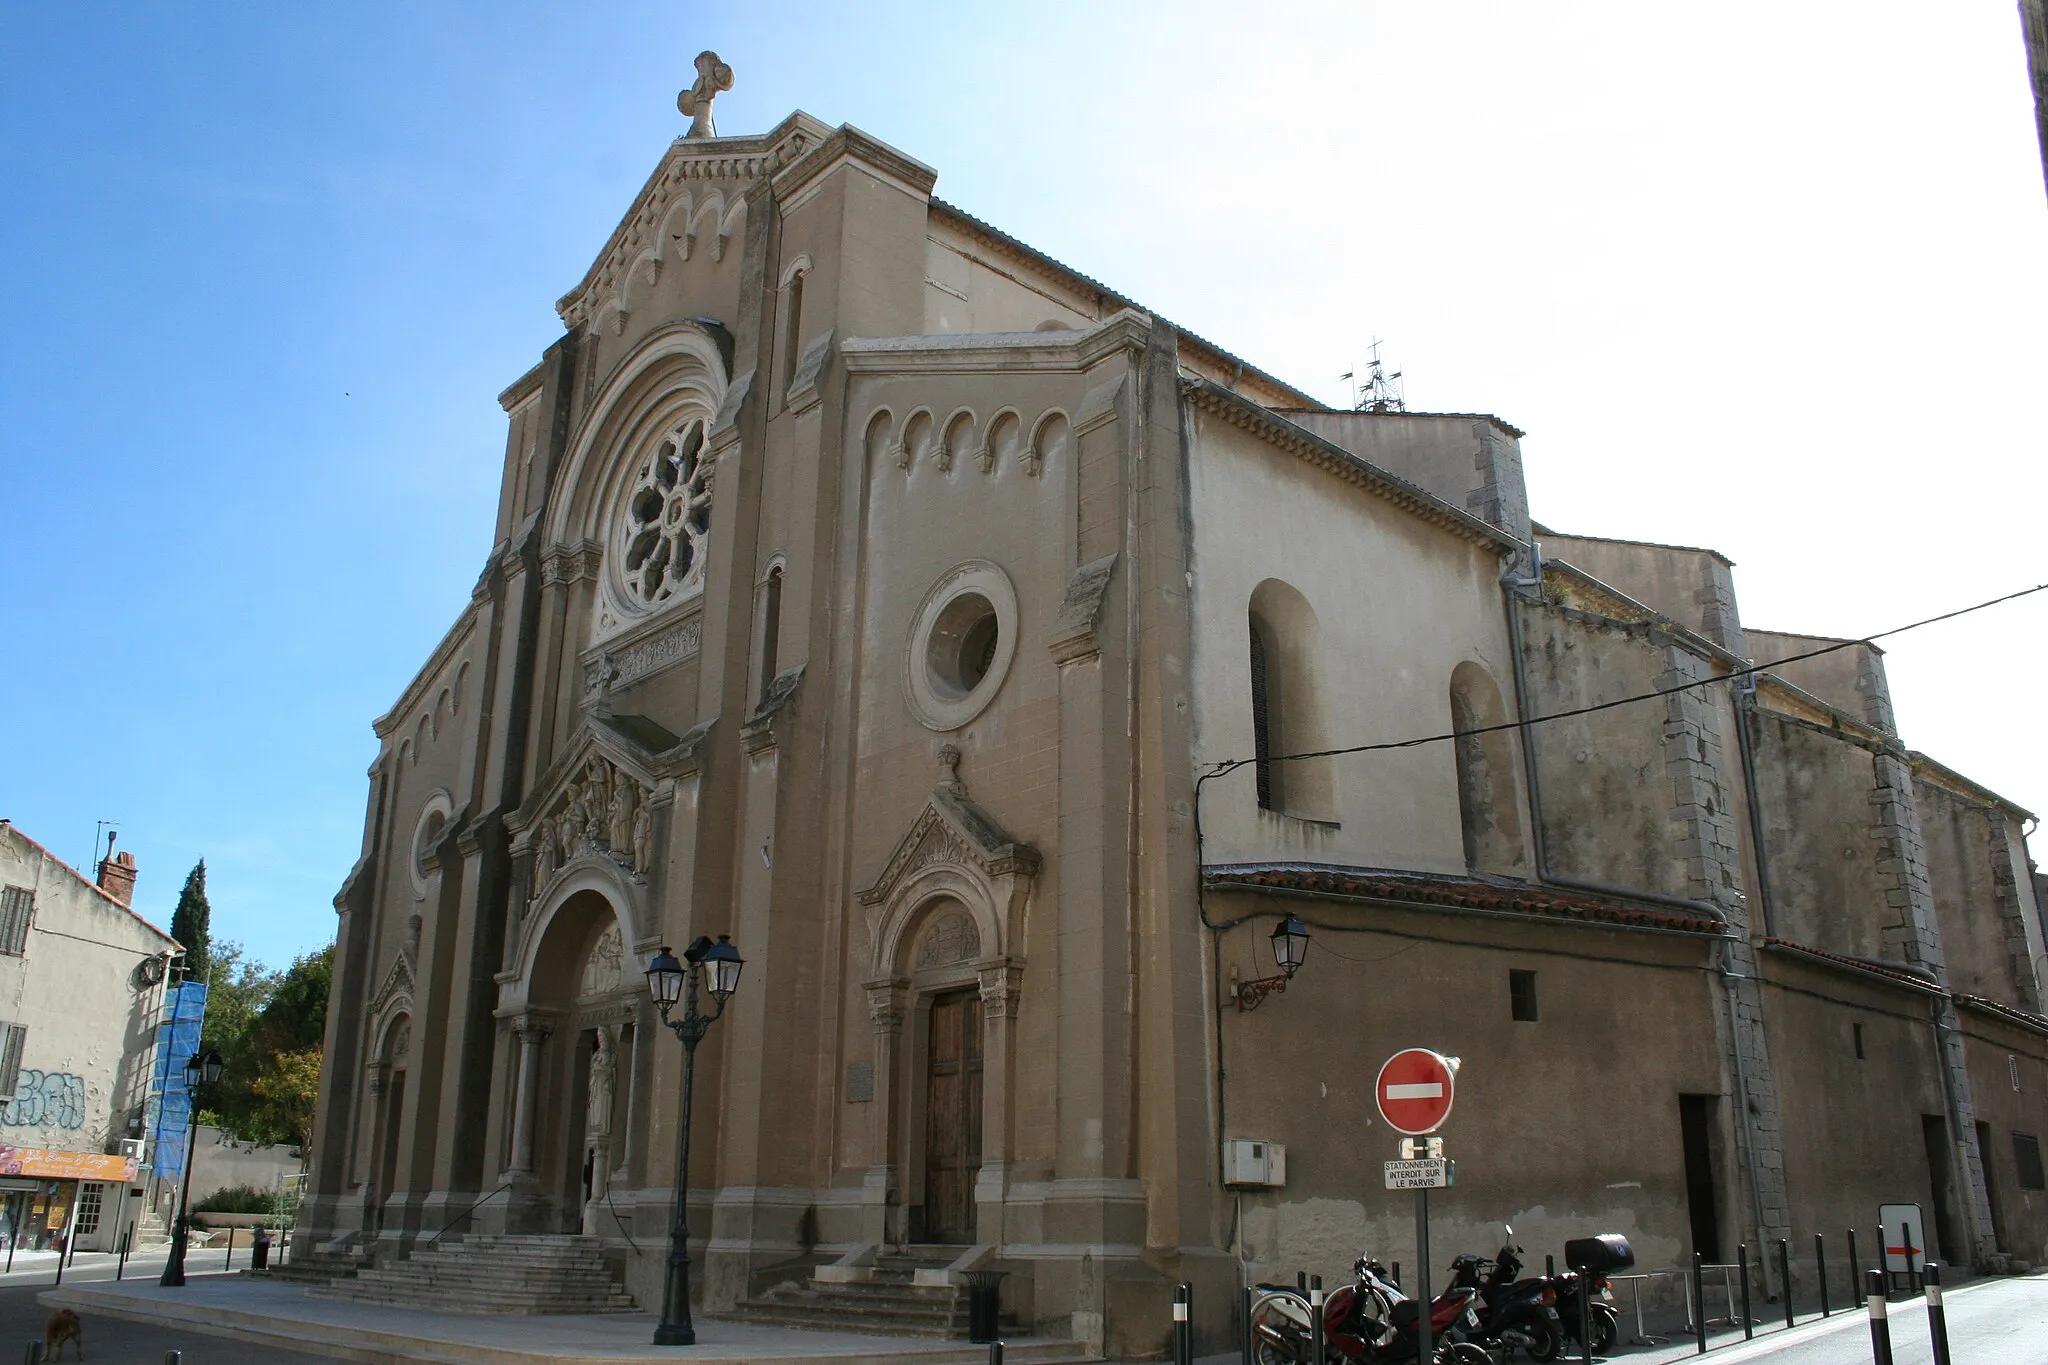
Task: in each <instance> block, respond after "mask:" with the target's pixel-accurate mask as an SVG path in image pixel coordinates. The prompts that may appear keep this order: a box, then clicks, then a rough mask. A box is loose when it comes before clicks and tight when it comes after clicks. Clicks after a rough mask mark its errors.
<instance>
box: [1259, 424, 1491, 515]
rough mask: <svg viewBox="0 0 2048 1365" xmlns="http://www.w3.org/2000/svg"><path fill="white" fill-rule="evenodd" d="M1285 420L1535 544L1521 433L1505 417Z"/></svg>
mask: <svg viewBox="0 0 2048 1365" xmlns="http://www.w3.org/2000/svg"><path fill="white" fill-rule="evenodd" d="M1282 415H1284V416H1285V417H1286V418H1287V419H1288V420H1289V421H1291V422H1293V423H1294V424H1295V425H1296V426H1299V427H1302V428H1305V429H1306V430H1309V431H1312V432H1314V433H1315V434H1316V435H1318V436H1320V437H1322V438H1323V439H1324V440H1326V441H1329V442H1331V443H1332V444H1334V445H1337V446H1341V447H1342V448H1344V449H1345V450H1348V451H1350V452H1351V453H1352V454H1353V455H1356V456H1357V457H1358V458H1359V459H1361V460H1364V461H1366V462H1367V463H1368V464H1374V465H1378V466H1379V467H1380V468H1381V469H1384V470H1386V471H1387V472H1388V473H1390V474H1394V475H1397V476H1399V477H1400V478H1403V479H1406V480H1408V481H1409V482H1410V483H1413V484H1416V485H1417V486H1419V487H1421V488H1423V489H1426V490H1427V491H1429V492H1431V493H1434V494H1435V495H1436V496H1437V497H1439V498H1442V499H1443V500H1444V501H1445V502H1448V503H1450V504H1451V505H1452V506H1453V507H1457V508H1460V509H1462V510H1464V511H1467V512H1470V513H1471V514H1472V515H1473V516H1475V517H1478V518H1479V519H1480V520H1482V521H1486V522H1490V523H1491V524H1493V525H1495V526H1498V527H1500V528H1501V529H1502V530H1504V531H1506V532H1507V533H1508V534H1509V535H1511V536H1514V537H1515V538H1516V539H1518V540H1527V539H1528V538H1529V494H1528V490H1527V488H1526V487H1525V486H1524V483H1523V479H1522V444H1521V433H1520V432H1518V431H1516V430H1515V429H1514V428H1513V427H1510V426H1509V425H1507V423H1505V422H1503V421H1501V420H1500V419H1499V418H1497V417H1485V416H1475V415H1472V414H1467V413H1423V412H1323V411H1311V410H1306V409H1297V408H1289V409H1285V410H1283V414H1282Z"/></svg>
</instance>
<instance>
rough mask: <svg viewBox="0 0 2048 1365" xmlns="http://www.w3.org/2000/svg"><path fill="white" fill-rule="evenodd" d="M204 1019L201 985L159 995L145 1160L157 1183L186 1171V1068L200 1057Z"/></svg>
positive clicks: (190, 983) (188, 1105) (189, 1113)
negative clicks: (161, 1003)
mask: <svg viewBox="0 0 2048 1365" xmlns="http://www.w3.org/2000/svg"><path fill="white" fill-rule="evenodd" d="M205 1019H206V983H205V982H204V981H186V982H183V983H181V984H179V985H176V986H172V987H169V988H168V989H166V990H165V991H164V1013H163V1019H162V1021H161V1022H160V1023H158V1024H157V1026H156V1067H155V1070H154V1072H153V1073H152V1075H151V1077H150V1087H149V1089H150V1107H151V1109H152V1110H153V1111H154V1112H152V1113H151V1114H150V1116H149V1136H150V1156H151V1159H152V1162H153V1164H154V1166H155V1169H156V1174H157V1176H158V1177H159V1178H161V1179H171V1180H175V1179H177V1178H178V1177H179V1176H181V1175H183V1174H184V1171H185V1137H186V1131H187V1127H188V1125H189V1124H190V1123H191V1122H192V1094H191V1092H190V1091H188V1090H187V1089H186V1088H185V1063H187V1062H189V1061H191V1060H192V1058H193V1057H195V1056H197V1055H198V1052H199V1026H200V1025H201V1024H202V1023H203V1022H205Z"/></svg>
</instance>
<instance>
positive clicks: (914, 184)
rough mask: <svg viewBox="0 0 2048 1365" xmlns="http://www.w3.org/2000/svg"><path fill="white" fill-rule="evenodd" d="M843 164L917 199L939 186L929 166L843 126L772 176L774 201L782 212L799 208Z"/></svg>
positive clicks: (879, 141)
mask: <svg viewBox="0 0 2048 1365" xmlns="http://www.w3.org/2000/svg"><path fill="white" fill-rule="evenodd" d="M843 161H857V162H859V163H860V165H861V167H862V168H863V169H865V170H867V171H869V172H871V173H873V174H874V175H876V176H878V177H879V178H880V179H882V180H884V181H887V182H889V183H892V184H894V185H895V186H896V187H897V188H898V189H901V190H903V191H904V192H905V193H907V194H912V195H915V196H917V197H918V198H920V199H923V198H926V197H927V196H929V195H930V194H931V192H932V186H934V185H936V184H938V183H939V173H938V172H937V171H935V170H933V169H932V168H931V167H930V166H927V165H925V164H924V163H923V162H922V161H919V160H918V159H917V158H916V157H913V156H909V155H906V154H905V153H903V152H899V151H898V150H896V149H895V148H894V147H891V146H890V145H889V144H888V143H886V142H884V141H882V140H881V139H880V138H878V137H875V136H874V135H873V134H871V133H865V132H862V131H861V130H860V129H858V128H856V127H854V126H853V125H852V124H850V123H846V124H841V125H840V126H839V127H838V128H835V129H834V130H832V131H831V132H830V133H828V134H827V135H826V136H825V139H824V140H823V141H822V142H820V143H818V145H817V146H815V147H813V148H811V150H809V151H808V152H805V153H803V154H802V155H800V156H798V157H796V158H795V159H794V160H793V161H791V162H789V163H788V164H787V165H785V166H783V167H781V169H779V170H777V171H775V172H774V173H773V176H772V179H773V184H774V187H775V197H776V199H777V200H779V201H780V202H781V205H782V207H783V210H784V211H785V212H787V211H788V210H790V209H792V208H795V207H797V206H798V205H799V204H801V203H802V201H803V200H804V199H805V198H806V197H807V193H808V191H810V190H811V188H812V187H813V186H814V185H816V184H817V182H818V181H819V180H820V179H821V178H822V177H823V176H824V175H825V173H826V172H827V171H829V170H831V169H832V168H833V167H834V166H837V165H839V164H840V163H841V162H843Z"/></svg>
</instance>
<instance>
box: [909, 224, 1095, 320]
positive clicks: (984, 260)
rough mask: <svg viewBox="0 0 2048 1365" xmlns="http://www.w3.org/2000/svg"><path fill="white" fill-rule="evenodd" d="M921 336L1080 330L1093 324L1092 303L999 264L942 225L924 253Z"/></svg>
mask: <svg viewBox="0 0 2048 1365" xmlns="http://www.w3.org/2000/svg"><path fill="white" fill-rule="evenodd" d="M924 300H925V315H924V330H925V332H926V334H927V335H932V334H941V333H955V332H1032V331H1038V330H1041V329H1046V328H1055V329H1056V328H1081V327H1087V326H1089V325H1091V324H1093V323H1094V322H1095V321H1096V315H1097V309H1096V308H1095V306H1094V300H1093V299H1087V298H1083V297H1081V296H1080V295H1079V294H1078V293H1077V292H1076V291H1074V290H1072V289H1071V288H1066V287H1062V286H1061V285H1059V284H1057V283H1055V282H1054V281H1052V280H1049V279H1044V278H1040V277H1039V276H1038V272H1036V271H1032V270H1029V269H1028V268H1025V267H1023V266H1021V265H1020V264H1019V263H1018V262H1016V261H1005V260H1002V259H1000V258H997V257H995V256H994V255H993V254H992V253H989V252H987V251H986V250H984V249H982V248H981V247H979V246H978V244H976V243H975V242H974V241H973V240H972V239H970V238H968V237H967V236H966V235H965V234H962V233H959V232H956V231H953V230H951V229H950V227H949V226H948V225H946V224H944V223H943V222H934V223H933V224H932V226H931V229H930V236H929V237H928V238H927V240H926V248H925V291H924Z"/></svg>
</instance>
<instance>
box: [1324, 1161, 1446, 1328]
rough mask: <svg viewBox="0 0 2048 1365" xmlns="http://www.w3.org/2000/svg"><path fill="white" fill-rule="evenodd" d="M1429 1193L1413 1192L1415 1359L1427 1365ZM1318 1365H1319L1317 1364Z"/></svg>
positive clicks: (1424, 1191)
mask: <svg viewBox="0 0 2048 1365" xmlns="http://www.w3.org/2000/svg"><path fill="white" fill-rule="evenodd" d="M1429 1305H1430V1294H1429V1191H1428V1190H1427V1189H1420V1190H1417V1191H1416V1192H1415V1342H1416V1346H1415V1359H1416V1362H1417V1365H1429V1358H1430V1350H1429V1329H1430V1325H1431V1324H1430V1321H1429ZM1318 1365H1321V1363H1320V1362H1318Z"/></svg>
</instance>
